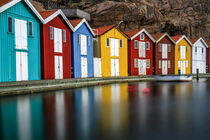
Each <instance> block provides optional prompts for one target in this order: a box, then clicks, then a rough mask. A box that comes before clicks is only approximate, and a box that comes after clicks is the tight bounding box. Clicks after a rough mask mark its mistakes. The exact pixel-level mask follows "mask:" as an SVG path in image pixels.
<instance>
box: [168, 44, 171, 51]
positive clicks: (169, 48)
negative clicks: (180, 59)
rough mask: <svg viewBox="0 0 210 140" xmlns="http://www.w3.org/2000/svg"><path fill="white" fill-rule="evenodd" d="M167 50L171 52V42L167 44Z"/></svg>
mask: <svg viewBox="0 0 210 140" xmlns="http://www.w3.org/2000/svg"><path fill="white" fill-rule="evenodd" d="M168 52H171V44H168Z"/></svg>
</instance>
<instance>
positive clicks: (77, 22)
mask: <svg viewBox="0 0 210 140" xmlns="http://www.w3.org/2000/svg"><path fill="white" fill-rule="evenodd" d="M81 21H82V19H74V20H69V22H70V23H71V25H72V26H73V27H74V28H75V27H76V26H77V25H78V24H79V23H80V22H81Z"/></svg>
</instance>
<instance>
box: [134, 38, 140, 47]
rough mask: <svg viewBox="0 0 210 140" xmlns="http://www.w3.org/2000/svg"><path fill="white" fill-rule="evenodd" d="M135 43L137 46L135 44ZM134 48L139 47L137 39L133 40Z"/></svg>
mask: <svg viewBox="0 0 210 140" xmlns="http://www.w3.org/2000/svg"><path fill="white" fill-rule="evenodd" d="M136 44H137V46H136ZM134 49H139V41H138V40H134Z"/></svg>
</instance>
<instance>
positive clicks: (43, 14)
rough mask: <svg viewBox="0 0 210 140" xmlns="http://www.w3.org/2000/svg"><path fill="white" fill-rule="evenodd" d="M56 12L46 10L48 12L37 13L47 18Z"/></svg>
mask: <svg viewBox="0 0 210 140" xmlns="http://www.w3.org/2000/svg"><path fill="white" fill-rule="evenodd" d="M57 11H58V10H48V11H42V12H39V14H40V15H41V16H42V17H43V18H44V19H46V18H48V17H49V16H51V15H52V14H54V13H55V12H57Z"/></svg>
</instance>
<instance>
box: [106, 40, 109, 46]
mask: <svg viewBox="0 0 210 140" xmlns="http://www.w3.org/2000/svg"><path fill="white" fill-rule="evenodd" d="M106 46H107V47H109V38H106Z"/></svg>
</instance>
